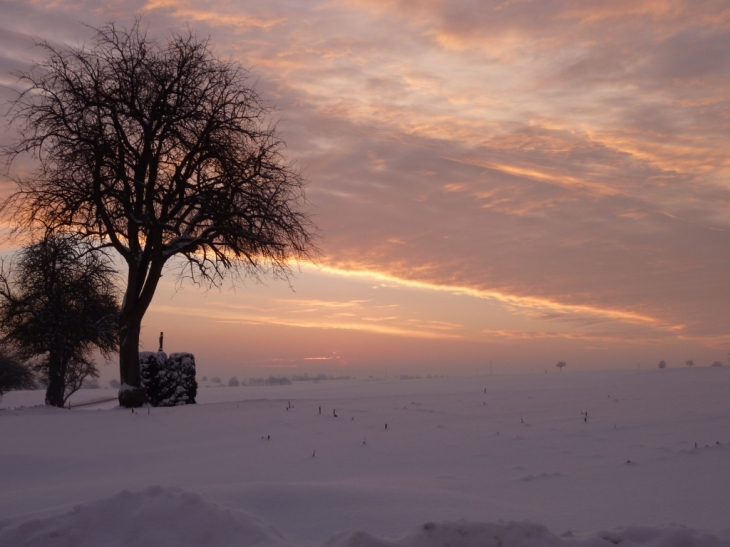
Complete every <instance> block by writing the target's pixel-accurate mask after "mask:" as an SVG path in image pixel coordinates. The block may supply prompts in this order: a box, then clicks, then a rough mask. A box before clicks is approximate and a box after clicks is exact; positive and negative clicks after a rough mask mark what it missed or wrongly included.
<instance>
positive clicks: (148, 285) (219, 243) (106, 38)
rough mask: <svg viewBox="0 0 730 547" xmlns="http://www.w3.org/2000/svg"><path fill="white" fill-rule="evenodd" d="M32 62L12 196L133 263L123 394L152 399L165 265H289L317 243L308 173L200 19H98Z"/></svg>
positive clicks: (282, 269) (219, 273)
mask: <svg viewBox="0 0 730 547" xmlns="http://www.w3.org/2000/svg"><path fill="white" fill-rule="evenodd" d="M41 46H42V47H43V48H45V50H46V52H47V54H48V56H47V58H46V59H45V61H42V62H41V63H39V64H38V65H37V66H36V67H35V68H34V69H33V70H32V71H30V72H28V73H22V74H20V76H21V80H22V81H23V82H25V83H26V84H27V86H28V88H27V90H26V91H25V92H24V93H22V94H21V95H20V96H19V98H18V99H17V100H16V101H15V103H14V110H13V114H12V119H13V124H14V125H15V126H16V127H17V128H18V130H19V132H20V134H21V137H20V138H19V139H18V141H17V143H16V144H15V145H14V146H13V147H12V148H11V149H9V150H7V154H8V157H9V158H10V161H12V159H13V158H14V157H16V156H17V155H19V154H24V153H33V154H35V156H36V157H37V159H38V160H39V165H40V168H39V171H38V172H37V173H36V174H35V175H34V176H33V177H31V178H23V179H20V180H18V181H17V182H18V185H19V189H18V191H17V192H16V193H15V194H14V195H13V196H12V197H11V198H10V199H9V200H8V202H7V203H6V207H7V208H9V209H10V210H12V211H13V212H14V214H15V219H16V222H17V223H18V226H19V227H21V228H27V227H32V226H34V225H37V224H39V223H40V224H43V225H45V226H50V227H51V228H53V229H59V228H61V229H65V230H73V231H76V232H78V233H80V234H82V235H83V236H85V237H86V238H89V239H92V240H95V241H96V242H97V244H98V245H100V246H110V247H113V248H114V249H115V250H116V251H117V252H118V253H119V254H120V255H121V257H122V258H123V259H124V261H125V262H126V265H127V277H126V292H125V295H124V300H123V304H122V311H121V316H120V325H119V333H120V354H119V367H120V376H121V382H122V386H121V388H120V392H119V402H120V404H121V405H123V406H139V405H141V404H143V402H144V390H143V389H142V388H141V387H140V374H139V361H138V350H139V334H140V328H141V323H142V318H143V316H144V314H145V312H146V311H147V308H148V306H149V305H150V302H151V301H152V297H153V295H154V293H155V290H156V288H157V284H158V281H159V279H160V277H161V276H162V273H163V268H164V267H165V265H166V264H167V263H168V261H170V260H171V259H172V258H173V257H178V258H179V259H180V260H178V261H176V263H177V265H178V266H179V270H178V275H179V276H181V278H187V279H189V280H191V281H192V282H193V283H196V284H197V283H206V284H210V285H217V284H219V283H220V281H221V280H222V279H223V276H224V274H225V273H227V272H231V273H232V274H233V275H234V276H235V275H253V276H254V277H258V276H260V275H262V274H270V275H273V276H275V277H285V278H286V277H288V275H289V274H290V272H291V269H290V263H291V260H293V259H297V260H299V259H307V258H310V257H311V254H312V253H313V252H314V250H313V249H314V247H313V235H312V234H313V233H314V226H313V225H312V223H311V222H310V220H309V217H308V215H307V214H306V213H305V212H303V211H302V209H301V208H302V207H303V205H304V203H305V201H304V179H303V177H302V175H301V174H300V173H299V172H298V171H297V170H296V169H295V168H294V167H293V166H292V164H290V163H288V162H287V161H286V160H285V158H284V157H283V155H282V152H283V148H284V143H283V141H282V140H281V139H280V137H279V136H278V133H277V131H276V128H275V127H274V126H273V125H271V122H270V111H269V109H268V108H267V107H266V105H265V104H264V103H263V102H262V100H261V99H260V98H259V96H258V95H257V93H256V91H255V90H254V89H253V88H252V86H251V85H250V84H249V83H248V73H247V71H246V70H244V69H242V68H241V67H240V66H238V65H236V64H234V63H231V62H227V61H223V60H221V59H219V58H217V57H216V56H215V55H214V53H213V52H212V49H211V46H210V43H209V41H208V40H207V39H201V38H198V37H197V36H196V35H194V34H193V33H191V32H189V33H187V34H184V35H173V36H172V37H171V38H170V39H169V40H168V41H166V42H165V43H159V42H157V41H155V40H153V39H151V38H149V37H148V36H147V35H146V32H145V31H143V30H142V29H141V28H140V26H139V22H137V23H136V24H135V25H134V26H133V27H132V28H131V29H129V30H127V29H119V28H117V27H116V26H114V25H113V24H109V25H107V26H104V27H101V28H99V29H97V30H96V35H95V36H94V38H93V39H92V40H91V42H90V45H89V46H85V47H81V48H70V49H58V48H56V47H54V46H52V45H50V44H48V43H43V44H41Z"/></svg>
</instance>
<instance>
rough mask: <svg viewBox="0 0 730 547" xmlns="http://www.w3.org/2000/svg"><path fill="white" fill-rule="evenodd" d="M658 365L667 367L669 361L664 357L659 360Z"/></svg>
mask: <svg viewBox="0 0 730 547" xmlns="http://www.w3.org/2000/svg"><path fill="white" fill-rule="evenodd" d="M657 366H658V367H659V368H667V362H666V361H665V360H664V359H662V360H661V361H659V364H658V365H657Z"/></svg>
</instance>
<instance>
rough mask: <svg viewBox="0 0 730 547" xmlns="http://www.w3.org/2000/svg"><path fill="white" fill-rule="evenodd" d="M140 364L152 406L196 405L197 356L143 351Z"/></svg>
mask: <svg viewBox="0 0 730 547" xmlns="http://www.w3.org/2000/svg"><path fill="white" fill-rule="evenodd" d="M139 367H140V374H141V377H142V387H144V388H145V391H146V393H147V400H148V401H149V403H150V404H151V405H152V406H177V405H187V404H195V396H196V395H197V392H198V383H197V382H196V381H195V356H194V355H193V354H192V353H172V354H170V356H169V357H168V356H167V355H166V354H165V353H164V352H162V351H159V352H152V351H141V352H140V353H139Z"/></svg>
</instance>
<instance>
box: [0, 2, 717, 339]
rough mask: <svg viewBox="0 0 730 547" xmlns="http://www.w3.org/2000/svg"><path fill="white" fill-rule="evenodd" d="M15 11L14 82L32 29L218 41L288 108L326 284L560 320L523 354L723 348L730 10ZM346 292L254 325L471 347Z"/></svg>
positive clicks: (7, 41) (68, 36) (552, 5)
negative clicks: (565, 346) (345, 283)
mask: <svg viewBox="0 0 730 547" xmlns="http://www.w3.org/2000/svg"><path fill="white" fill-rule="evenodd" d="M6 4H7V10H6V11H4V22H3V23H2V24H0V25H1V26H0V69H2V70H6V71H7V70H17V69H19V68H20V69H22V68H23V67H24V66H27V60H26V59H27V57H29V56H32V55H34V53H32V50H30V49H29V44H30V43H31V41H32V38H33V37H34V36H42V37H49V38H50V39H52V40H56V41H65V42H68V43H75V42H78V41H80V40H82V39H83V38H84V37H88V36H89V34H90V33H89V30H88V29H85V28H84V27H82V26H81V25H79V24H78V21H79V20H82V21H84V22H87V23H90V24H92V25H94V24H100V23H103V22H104V21H107V20H109V19H111V18H118V17H126V20H127V21H130V20H131V17H132V15H134V14H144V17H145V18H144V22H145V24H148V25H149V26H150V32H152V33H154V34H155V35H160V36H162V35H164V34H165V33H166V32H169V31H170V29H177V30H180V29H184V28H185V27H186V26H188V25H190V26H192V27H193V28H195V29H196V31H198V32H200V33H201V34H205V33H208V32H210V34H211V37H212V41H213V43H214V45H215V47H216V50H217V51H218V53H219V54H220V55H221V56H222V57H225V58H228V57H231V58H233V59H235V60H239V61H240V62H242V63H243V64H244V65H245V66H248V67H251V69H252V81H256V82H257V86H258V88H259V90H260V92H261V94H262V95H263V96H264V97H265V98H267V100H269V101H271V103H272V104H274V105H276V106H277V107H278V108H279V109H280V110H279V117H280V120H279V129H280V131H281V133H282V135H283V136H284V138H285V139H286V141H287V143H288V145H289V149H288V154H289V156H290V157H292V158H294V159H296V160H297V162H298V164H299V165H300V166H302V167H303V169H304V170H305V172H306V174H307V176H308V178H309V180H310V185H309V188H308V197H309V199H310V202H311V204H312V205H311V210H312V212H313V214H314V215H315V221H316V222H317V223H318V225H319V226H320V228H321V231H322V233H323V235H324V241H323V245H322V246H323V255H324V264H325V265H326V266H327V268H329V270H328V269H327V268H325V270H326V271H332V272H334V271H335V270H338V271H340V270H341V271H342V272H355V273H353V274H352V275H361V273H362V272H366V274H367V275H371V274H372V275H373V276H375V277H374V279H376V280H377V281H378V283H380V282H381V281H382V282H384V283H386V284H395V285H397V286H401V287H403V286H410V287H412V288H418V287H420V288H421V289H423V290H429V291H431V290H433V291H442V292H444V293H446V292H449V291H451V292H454V293H456V294H463V295H467V294H468V295H471V296H474V297H475V298H484V299H494V300H497V301H499V302H500V303H501V304H502V305H504V306H505V309H507V307H510V306H511V307H513V308H514V309H515V310H519V313H520V314H529V313H532V315H531V316H530V317H531V320H533V321H535V322H543V323H547V324H553V325H561V327H560V328H559V329H558V328H555V329H553V328H548V327H547V326H545V325H542V326H543V327H545V328H542V327H541V328H539V329H538V328H537V327H535V328H532V327H530V328H532V330H529V329H526V330H525V331H524V332H525V333H526V334H525V335H526V336H527V335H529V336H531V337H533V338H536V337H542V338H544V339H555V338H559V339H568V338H571V337H573V338H576V337H578V338H581V337H582V338H581V339H585V340H587V339H589V338H590V337H599V338H601V340H602V341H603V342H605V343H607V344H620V342H619V340H622V339H625V340H630V339H647V340H648V339H653V337H659V339H662V340H665V339H667V338H673V339H678V338H680V337H681V338H682V339H683V340H686V341H688V343H689V342H691V343H693V344H698V345H706V346H708V345H712V346H713V347H714V346H715V345H717V344H719V343H720V342H718V341H719V340H723V338H722V337H723V336H726V335H727V333H728V332H730V317H729V316H728V315H727V313H726V310H727V307H728V305H729V304H730V302H728V297H727V295H728V291H727V289H726V285H727V282H726V272H727V271H728V269H729V268H730V238H728V237H727V231H728V230H730V184H729V183H728V180H730V178H729V176H730V159H729V158H728V154H727V135H728V134H729V131H730V114H729V113H730V104H729V103H728V101H730V70H729V69H730V53H729V52H730V47H729V46H730V8H728V6H727V3H726V2H723V1H714V0H698V1H690V0H671V1H662V2H659V1H655V0H589V1H585V0H549V1H543V0H487V1H483V0H457V1H451V0H448V1H447V0H424V1H419V2H413V1H410V0H398V1H390V0H388V1H386V0H349V1H346V2H317V1H314V2H297V1H294V0H272V1H267V2H263V1H252V2H247V3H245V5H243V4H241V3H238V2H232V1H223V0H201V1H199V2H188V1H174V0H150V1H146V2H143V1H138V2H135V3H132V4H131V5H130V4H126V3H122V2H111V3H102V2H86V1H77V2H55V3H40V2H36V3H30V4H29V3H21V2H15V1H11V2H7V3H6ZM125 6H127V7H126V10H127V11H126V14H127V15H126V16H124V15H120V14H122V13H125V12H124V9H125ZM28 51H30V53H27V56H26V52H28ZM1 81H2V82H3V83H4V82H6V80H1ZM1 89H2V88H0V90H1ZM0 93H5V91H0ZM358 272H359V273H358ZM337 275H343V276H344V275H350V274H348V273H338V274H337ZM363 275H365V274H363ZM378 276H381V277H378ZM409 284H410V285H409ZM370 286H372V284H371V285H370ZM391 288H392V287H391ZM386 289H388V287H381V288H380V289H378V290H379V291H381V292H384V293H385V292H387V290H386ZM470 291H471V292H470ZM341 296H342V298H340V299H335V298H332V300H331V301H330V300H329V299H328V298H324V297H323V298H322V299H320V300H316V299H315V300H312V299H305V300H306V301H304V300H303V301H299V302H297V301H296V299H295V298H292V299H284V300H282V301H275V302H273V301H272V302H269V303H268V304H267V305H266V306H264V305H262V306H259V308H260V309H259V310H258V311H255V312H254V311H250V310H249V311H247V312H245V313H246V314H248V315H246V317H248V319H246V320H251V321H253V320H255V321H261V322H265V321H273V322H277V321H278V322H279V323H282V322H283V323H286V324H300V325H305V326H308V325H320V326H321V327H322V328H329V327H328V325H329V326H334V325H336V324H340V325H344V326H342V327H339V328H353V329H354V328H355V327H357V328H361V329H365V328H368V329H375V328H378V329H381V330H380V331H379V332H385V330H384V329H390V331H389V332H395V331H394V330H393V329H396V328H400V329H401V331H402V333H411V332H418V333H423V332H426V333H428V335H429V336H436V335H437V334H438V333H439V332H441V333H442V334H443V333H451V334H453V333H458V335H459V336H465V337H467V338H468V337H472V336H474V334H473V333H472V332H470V331H469V327H468V326H464V327H463V328H461V330H459V328H456V327H455V328H454V329H451V328H450V327H449V328H437V326H436V325H437V323H428V321H436V322H437V321H441V320H443V318H438V317H421V318H416V317H411V316H408V314H407V313H403V314H402V313H401V310H400V309H399V310H398V313H397V314H396V313H392V312H390V313H387V314H385V313H383V314H375V313H371V312H372V309H374V307H375V306H379V305H387V304H388V303H387V302H385V301H378V302H372V303H369V302H364V301H363V300H365V299H364V298H361V296H362V295H359V294H351V295H349V296H348V297H345V296H344V295H341ZM285 309H286V310H289V311H290V312H291V313H290V314H289V315H286V318H285V319H282V317H284V315H282V310H285ZM510 309H512V308H510ZM272 310H273V311H272ZM528 310H529V312H528ZM274 311H275V312H276V313H275V314H274V315H273V316H272V315H271V314H272V313H274ZM383 311H387V309H386V308H383ZM236 313H238V312H236ZM241 313H243V312H241ZM287 313H288V312H287ZM336 313H339V314H341V315H340V316H339V318H338V317H336V316H335V315H334V314H336ZM348 313H353V314H354V315H353V316H347V315H344V314H348ZM505 313H507V312H505ZM316 314H319V315H320V316H321V317H320V318H319V319H317V318H308V317H303V316H307V315H316ZM396 315H397V316H398V317H399V318H400V319H398V320H396V319H394V318H395V317H396ZM295 316H296V317H295ZM353 318H354V319H353ZM365 318H369V319H365ZM373 318H374V319H375V320H372V319H373ZM239 319H240V315H236V316H235V317H234V318H233V319H231V320H239ZM315 319H316V320H315ZM410 320H412V321H411V322H410V323H409V322H408V321H410ZM418 320H422V321H424V322H422V323H417V322H416V321H418ZM397 321H401V324H400V325H396V323H397ZM444 322H445V323H446V324H450V323H453V324H454V325H462V326H463V325H465V323H464V322H461V321H460V320H459V321H457V320H454V321H451V320H446V321H444ZM605 322H608V323H610V324H611V325H613V326H612V328H611V329H609V331H610V332H605V329H604V328H603V326H605V325H604V324H605ZM283 323H282V324H283ZM429 324H430V325H431V326H430V327H429V326H428V325H429ZM616 325H621V328H619V327H617V326H616ZM678 326H682V328H681V330H672V329H674V328H675V327H678ZM333 328H334V327H333ZM647 328H648V329H649V330H651V332H648V331H647V330H646V329H647ZM566 329H567V330H566ZM482 330H484V329H482ZM496 330H499V329H496ZM452 331H453V332H452ZM503 331H504V333H510V332H511V333H512V334H509V335H508V334H502V335H501V336H502V337H503V338H507V337H509V336H511V337H513V338H514V337H515V336H517V337H519V334H515V333H519V329H517V330H516V331H513V330H511V329H503ZM480 332H482V331H480ZM495 332H496V331H495ZM532 332H540V333H543V334H540V335H539V336H538V335H533V334H531V333H532ZM550 333H556V334H550ZM409 335H410V334H409Z"/></svg>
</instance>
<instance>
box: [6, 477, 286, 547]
mask: <svg viewBox="0 0 730 547" xmlns="http://www.w3.org/2000/svg"><path fill="white" fill-rule="evenodd" d="M286 544H287V542H286V541H285V540H284V537H283V535H282V534H281V533H280V532H278V531H277V530H276V529H274V528H273V527H271V526H270V525H267V524H265V523H263V522H261V521H260V520H259V519H257V518H256V517H254V516H252V515H250V514H248V513H245V512H243V511H238V510H236V509H229V508H225V507H221V506H220V505H217V504H215V503H211V502H209V501H206V500H205V499H204V498H203V497H201V496H199V495H197V494H193V493H189V492H183V491H180V490H177V489H167V488H160V487H158V486H154V487H151V488H148V489H146V490H144V491H143V492H138V493H130V492H128V491H126V490H125V491H123V492H120V493H119V494H117V495H115V496H112V497H111V498H108V499H105V500H101V501H95V502H92V503H88V504H83V505H77V506H76V507H74V509H73V510H72V511H70V512H68V513H66V514H63V515H59V516H56V517H50V518H44V519H34V520H29V521H25V522H16V523H14V524H11V525H9V526H6V527H4V528H0V547H17V546H20V545H22V546H24V547H71V546H73V547H150V546H154V547H201V546H205V547H234V546H235V547H239V546H244V545H246V546H259V545H260V546H262V547H263V546H266V547H268V546H272V547H275V546H283V545H286Z"/></svg>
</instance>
